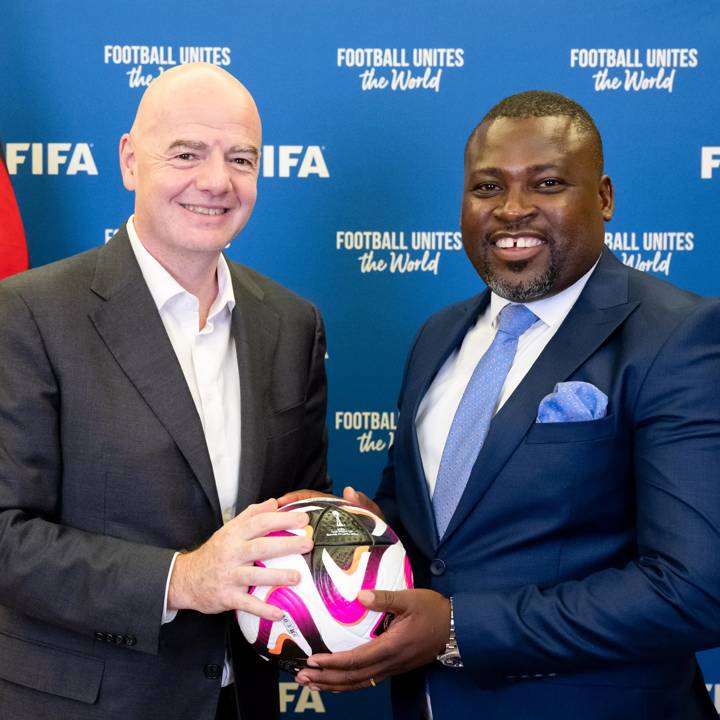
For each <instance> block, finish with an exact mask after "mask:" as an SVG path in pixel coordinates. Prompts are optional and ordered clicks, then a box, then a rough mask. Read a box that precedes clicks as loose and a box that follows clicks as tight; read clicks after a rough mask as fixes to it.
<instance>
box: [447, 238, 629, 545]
mask: <svg viewBox="0 0 720 720" xmlns="http://www.w3.org/2000/svg"><path fill="white" fill-rule="evenodd" d="M627 275H628V274H627V269H626V268H625V267H624V266H623V265H622V263H620V262H619V261H618V260H616V259H615V257H614V256H613V255H612V254H611V253H610V252H609V251H607V250H605V251H604V252H603V256H602V258H601V260H600V263H599V264H598V267H597V268H596V270H595V272H594V273H593V274H592V276H591V277H590V279H589V280H588V282H587V285H586V286H585V288H584V289H583V292H582V293H581V295H580V297H579V298H578V300H577V302H576V303H575V305H574V306H573V308H572V310H571V311H570V313H569V314H568V316H567V317H566V318H565V321H564V322H563V324H562V325H561V327H560V329H559V330H558V331H557V332H556V333H555V335H554V336H553V338H552V339H551V340H550V342H549V343H548V344H547V346H546V347H545V349H544V350H543V352H542V353H541V354H540V357H539V358H538V359H537V360H536V362H535V364H534V365H533V366H532V367H531V368H530V370H529V371H528V373H527V375H526V376H525V378H524V379H523V380H522V382H521V383H520V385H518V387H517V388H516V390H515V391H514V392H513V394H512V395H511V396H510V398H509V399H508V400H507V402H506V403H505V404H504V405H503V407H502V409H501V410H500V411H499V412H498V413H497V415H496V416H495V418H494V419H493V421H492V423H491V424H490V429H489V432H488V435H487V438H486V439H485V442H484V443H483V447H482V450H481V451H480V454H479V455H478V459H477V461H476V462H475V466H474V467H473V470H472V473H471V474H470V479H469V481H468V484H467V486H466V488H465V492H464V493H463V495H462V497H461V498H460V502H459V504H458V508H457V510H456V512H455V514H454V515H453V518H452V520H451V521H450V524H449V526H448V529H447V532H446V533H445V535H444V536H443V539H442V541H443V542H445V541H446V540H447V539H448V538H449V537H450V536H451V535H452V534H453V532H454V531H455V529H456V528H457V527H459V526H460V525H461V524H462V522H463V521H464V520H465V518H466V517H467V516H468V515H469V514H470V513H471V512H472V510H473V509H474V508H475V506H476V505H477V503H478V502H479V501H480V500H481V499H482V496H483V495H484V494H485V492H486V491H487V489H488V488H489V487H490V485H491V484H492V483H493V481H494V480H495V479H496V478H497V476H498V475H499V473H500V472H501V471H502V468H503V466H504V465H505V463H506V462H507V461H508V459H509V458H510V456H511V455H512V453H513V452H514V451H515V449H516V448H517V447H518V445H519V444H520V443H521V442H522V441H523V439H524V437H525V435H526V433H527V432H528V430H529V429H530V427H531V425H532V424H533V423H534V422H535V420H536V417H537V409H538V406H539V404H540V401H541V400H542V399H543V397H545V395H547V394H548V393H550V392H552V390H553V388H554V387H555V384H556V383H558V382H562V381H564V380H566V379H567V378H568V377H570V376H571V375H572V373H573V372H575V370H577V368H578V367H579V366H580V365H582V363H583V362H585V361H586V360H587V358H588V357H589V356H590V355H591V354H592V353H593V352H595V350H596V349H597V348H598V347H599V346H600V345H601V344H602V343H603V342H604V341H605V339H606V338H607V337H608V336H609V335H610V334H611V333H612V332H613V331H614V330H615V329H616V328H617V327H618V326H619V325H621V324H622V323H623V322H624V320H625V319H626V318H627V317H628V315H629V314H630V313H631V312H632V311H633V310H634V309H635V308H636V307H637V305H638V303H637V302H633V303H631V302H628V277H627Z"/></svg>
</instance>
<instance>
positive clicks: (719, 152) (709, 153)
mask: <svg viewBox="0 0 720 720" xmlns="http://www.w3.org/2000/svg"><path fill="white" fill-rule="evenodd" d="M715 168H720V147H704V148H702V150H701V151H700V177H701V178H702V179H703V180H711V179H712V176H713V170H715Z"/></svg>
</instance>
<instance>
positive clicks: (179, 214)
mask: <svg viewBox="0 0 720 720" xmlns="http://www.w3.org/2000/svg"><path fill="white" fill-rule="evenodd" d="M261 142H262V127H261V124H260V116H259V115H258V110H257V106H256V105H255V101H254V100H253V98H252V95H250V93H249V92H248V91H247V89H246V88H245V86H244V85H243V84H242V83H240V82H239V81H238V80H237V79H235V78H234V77H233V76H232V75H230V74H229V73H228V72H226V71H225V70H222V69H221V68H218V67H216V66H215V65H210V64H206V63H194V64H189V65H181V66H178V67H174V68H172V69H171V70H168V71H166V72H164V73H162V74H161V75H160V76H159V77H157V78H156V79H155V80H153V82H152V83H151V84H150V86H149V87H148V89H147V90H146V91H145V94H144V95H143V96H142V99H141V100H140V104H139V105H138V109H137V113H136V115H135V120H134V122H133V125H132V128H131V130H130V132H129V133H126V134H125V135H123V137H122V138H121V140H120V168H121V171H122V175H123V183H124V185H125V187H126V188H127V189H128V190H131V191H133V192H134V193H135V219H134V222H135V228H136V230H137V232H138V236H139V238H140V240H141V241H142V243H143V245H145V247H146V248H147V249H148V250H149V251H150V252H151V254H153V255H154V256H155V257H156V258H157V259H158V260H160V261H161V262H163V263H164V264H165V265H166V267H168V266H170V265H174V266H176V267H177V266H182V267H185V266H187V263H188V262H192V260H193V258H197V257H198V253H209V254H210V255H213V254H215V255H216V254H218V253H219V252H220V251H221V250H222V248H223V247H225V246H226V245H227V244H228V243H229V242H231V241H232V239H233V238H234V236H235V235H236V234H237V233H238V232H239V231H240V230H241V229H242V228H243V226H244V225H245V223H246V222H247V220H248V218H249V217H250V214H251V212H252V209H253V207H254V204H255V195H256V186H257V176H258V167H259V160H260V148H261Z"/></svg>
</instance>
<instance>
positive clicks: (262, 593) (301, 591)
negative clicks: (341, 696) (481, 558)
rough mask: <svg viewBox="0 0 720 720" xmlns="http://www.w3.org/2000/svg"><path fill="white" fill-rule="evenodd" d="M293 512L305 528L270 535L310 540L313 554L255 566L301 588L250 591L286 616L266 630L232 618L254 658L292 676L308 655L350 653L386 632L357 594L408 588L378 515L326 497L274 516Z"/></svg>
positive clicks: (383, 618) (250, 618) (401, 555)
mask: <svg viewBox="0 0 720 720" xmlns="http://www.w3.org/2000/svg"><path fill="white" fill-rule="evenodd" d="M292 510H303V511H305V512H306V513H307V514H308V515H309V517H310V524H309V525H308V526H306V527H305V528H301V529H298V530H290V531H283V532H280V533H271V534H272V535H291V534H293V535H303V534H306V535H311V536H312V537H313V541H314V547H313V549H312V550H311V551H310V552H309V553H305V554H304V555H300V554H298V555H288V556H285V557H279V558H274V559H272V560H267V561H263V562H262V563H257V564H258V565H262V566H264V567H275V568H289V569H295V570H298V571H299V572H300V576H301V580H300V583H299V584H298V585H293V586H292V587H290V586H288V587H283V586H278V587H267V586H264V587H260V586H257V587H252V588H250V593H251V594H253V595H255V596H256V597H258V598H260V599H261V600H264V601H265V602H267V603H269V604H270V605H275V606H276V607H279V608H281V609H282V610H283V611H284V613H285V614H284V616H283V618H282V620H277V621H275V622H273V621H271V620H264V619H261V618H258V617H257V616H256V615H251V614H250V613H245V612H240V611H238V612H237V620H238V623H239V625H240V629H241V630H242V633H243V635H244V636H245V638H246V639H247V641H248V642H249V643H250V644H251V645H252V646H253V647H254V648H255V649H256V650H257V651H258V653H260V655H262V656H263V657H265V658H268V659H274V660H276V661H277V662H278V663H279V665H280V666H281V667H282V668H283V669H284V670H288V671H290V672H297V671H298V670H299V669H300V668H302V667H304V666H305V660H306V659H307V657H308V656H309V655H312V654H313V653H320V652H338V651H341V650H352V649H353V648H355V647H357V646H358V645H361V644H363V643H365V642H367V641H368V640H370V639H372V638H374V637H377V636H378V635H380V634H382V633H383V632H384V631H385V630H386V629H387V626H388V624H389V621H390V620H391V619H392V618H391V617H388V615H387V613H383V612H376V611H373V610H368V609H367V608H365V607H364V606H363V605H361V604H360V602H359V601H358V599H357V595H358V593H359V592H360V590H373V589H376V588H377V589H381V590H406V589H407V588H411V587H412V586H413V580H412V570H411V569H410V562H409V561H408V558H407V554H406V552H405V548H404V547H403V545H402V543H401V542H400V540H399V539H398V537H397V535H396V534H395V533H394V532H393V531H392V530H391V529H390V527H388V525H387V523H385V522H384V521H383V520H381V519H380V518H379V517H378V516H377V515H375V514H373V513H371V512H369V511H368V510H365V509H364V508H360V507H358V506H356V505H353V504H351V503H349V502H346V501H345V500H340V499H337V498H329V497H317V498H309V499H307V500H300V501H299V502H295V503H292V504H290V505H286V506H285V507H283V508H281V509H280V510H279V512H287V511H292Z"/></svg>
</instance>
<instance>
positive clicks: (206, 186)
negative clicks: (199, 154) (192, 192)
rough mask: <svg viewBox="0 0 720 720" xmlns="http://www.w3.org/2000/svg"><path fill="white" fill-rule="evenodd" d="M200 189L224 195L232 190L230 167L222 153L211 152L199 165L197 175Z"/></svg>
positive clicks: (196, 178) (197, 184)
mask: <svg viewBox="0 0 720 720" xmlns="http://www.w3.org/2000/svg"><path fill="white" fill-rule="evenodd" d="M195 185H196V186H197V188H198V190H204V191H206V192H209V193H211V194H212V195H223V194H225V193H226V192H228V191H229V190H231V187H232V186H231V182H230V167H229V166H228V163H227V162H226V160H225V157H224V156H223V154H222V153H219V152H212V153H210V154H209V155H208V156H207V157H206V158H205V159H204V160H203V161H202V163H200V165H199V166H198V172H197V175H196V176H195Z"/></svg>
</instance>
